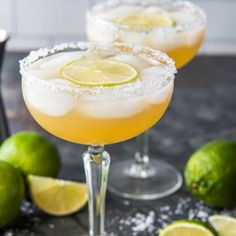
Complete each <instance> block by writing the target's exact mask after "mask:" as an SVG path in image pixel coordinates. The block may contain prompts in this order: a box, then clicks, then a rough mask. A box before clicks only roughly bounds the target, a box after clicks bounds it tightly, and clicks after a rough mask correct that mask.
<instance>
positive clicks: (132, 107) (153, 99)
mask: <svg viewBox="0 0 236 236" xmlns="http://www.w3.org/2000/svg"><path fill="white" fill-rule="evenodd" d="M127 60H128V61H132V62H133V66H131V65H130V64H128V63H127ZM20 72H21V75H22V92H23V97H24V100H25V103H26V105H27V107H28V109H29V111H30V113H31V115H32V116H33V117H34V119H35V120H36V121H37V122H38V123H39V124H40V125H41V126H42V127H43V128H44V129H46V130H47V131H48V132H49V133H51V134H53V135H55V136H57V137H59V138H62V139H64V140H67V141H70V142H74V143H78V144H85V145H89V148H88V151H87V152H86V153H85V154H84V156H83V159H84V166H85V173H86V180H87V184H88V191H89V222H90V231H89V232H90V233H89V234H90V235H91V236H100V235H104V234H105V231H104V217H105V216H104V206H105V192H106V185H107V176H108V171H109V165H110V157H109V154H108V153H107V152H106V151H105V150H104V145H105V144H112V143H117V142H121V141H124V140H127V139H130V138H132V137H135V136H137V135H138V134H140V133H142V132H144V131H146V130H147V129H149V128H150V127H151V126H153V125H154V124H155V123H156V122H157V121H158V120H159V119H160V118H161V116H162V115H163V114H164V113H165V111H166V109H167V107H168V105H169V102H170V100H171V96H172V92H173V86H174V74H175V72H176V70H175V66H174V63H173V61H172V60H171V59H170V58H169V57H168V56H167V55H166V54H164V53H161V52H159V51H155V50H152V49H150V48H147V47H142V46H136V47H133V46H130V45H127V44H122V43H104V44H102V43H86V42H77V43H69V44H61V45H56V46H53V47H51V48H44V49H40V50H38V51H33V52H31V53H30V54H29V56H28V57H26V58H24V59H23V60H22V61H21V63H20Z"/></svg>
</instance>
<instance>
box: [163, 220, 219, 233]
mask: <svg viewBox="0 0 236 236" xmlns="http://www.w3.org/2000/svg"><path fill="white" fill-rule="evenodd" d="M190 235H191V236H215V233H214V232H213V231H212V230H211V229H209V228H208V227H207V226H205V225H204V224H203V223H199V222H198V221H197V222H194V221H187V220H186V221H179V222H178V221H177V222H175V223H173V224H170V225H168V226H167V227H166V228H165V229H163V230H162V231H161V232H160V234H159V236H190Z"/></svg>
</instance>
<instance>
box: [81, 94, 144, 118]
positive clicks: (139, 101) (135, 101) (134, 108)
mask: <svg viewBox="0 0 236 236" xmlns="http://www.w3.org/2000/svg"><path fill="white" fill-rule="evenodd" d="M147 106H148V103H147V101H146V99H145V98H143V97H142V98H131V99H128V100H119V101H89V100H88V99H86V100H84V99H83V100H81V102H80V103H79V107H78V109H79V110H80V112H81V113H83V114H85V115H86V116H89V117H93V118H96V119H120V118H125V117H129V116H133V115H135V114H137V113H139V112H141V111H142V110H144V109H145V108H146V107H147Z"/></svg>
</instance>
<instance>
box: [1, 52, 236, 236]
mask: <svg viewBox="0 0 236 236" xmlns="http://www.w3.org/2000/svg"><path fill="white" fill-rule="evenodd" d="M25 55H26V54H25V53H7V54H6V58H5V59H6V60H5V63H4V67H3V73H2V78H3V84H2V90H3V95H4V101H5V105H6V109H7V116H8V118H9V123H10V129H11V132H12V133H15V132H18V131H21V130H37V131H39V132H41V133H43V134H44V135H46V136H48V137H49V138H50V139H52V140H53V141H54V142H55V143H56V144H57V145H58V147H59V149H60V153H61V156H62V159H63V167H62V171H61V174H60V177H61V178H64V179H70V180H78V181H84V171H83V165H82V158H81V155H82V153H83V152H84V151H85V150H86V147H85V146H82V145H75V144H71V143H68V142H65V141H62V140H60V139H57V138H55V137H53V136H51V135H50V134H48V133H46V132H44V131H43V130H42V129H41V128H40V127H39V126H38V125H37V124H36V122H35V121H34V120H33V118H32V117H31V116H30V114H29V112H28V111H27V109H26V107H25V105H24V102H23V99H22V94H21V88H20V75H19V65H18V60H19V59H20V58H23V57H24V56H25ZM235 82H236V57H233V56H232V57H217V56H212V57H207V56H201V57H197V58H195V59H194V60H193V61H192V62H191V63H190V64H189V65H188V66H186V67H185V68H184V69H182V70H180V71H179V73H178V75H177V79H176V86H175V92H174V97H173V100H172V103H171V105H170V107H169V109H168V111H167V112H166V114H165V116H164V117H163V118H162V120H161V121H160V122H159V123H158V124H157V125H156V126H155V127H154V128H152V129H151V131H150V133H151V145H150V154H151V158H160V159H162V160H165V161H168V162H169V163H171V164H173V165H175V166H176V167H177V168H179V169H180V170H181V171H183V170H184V166H185V164H186V161H187V160H188V158H189V156H190V155H191V153H193V152H194V150H196V149H197V148H199V147H200V146H201V145H203V144H205V143H206V142H207V141H209V140H211V139H214V138H230V139H235V140H236V83H235ZM134 148H135V145H134V141H133V140H131V141H128V142H124V143H120V144H116V145H111V146H109V147H107V149H108V151H109V152H110V154H111V156H112V162H116V161H119V160H122V159H123V158H127V156H128V157H129V158H132V157H133V151H134ZM106 203H107V204H106V218H107V220H106V224H107V231H108V232H112V233H114V235H118V236H123V235H126V236H132V235H141V236H146V235H147V236H154V235H157V232H158V230H159V229H160V228H161V227H163V226H164V225H166V224H167V223H169V222H171V221H173V220H175V219H181V218H186V217H188V218H200V219H203V220H205V219H206V218H207V216H208V215H209V214H213V213H215V212H222V211H223V212H224V213H226V214H230V215H235V213H236V210H235V209H222V210H216V209H212V208H209V207H207V206H205V205H204V204H202V203H200V202H198V201H196V200H195V199H193V198H192V197H191V195H190V194H189V193H188V192H187V190H186V189H185V187H182V188H181V190H179V191H178V192H177V193H175V194H173V195H172V196H170V197H167V198H164V199H161V200H156V201H144V202H140V201H127V200H125V199H122V198H119V197H116V196H114V195H112V194H110V193H108V195H107V202H106ZM150 215H151V216H152V217H151V221H152V222H151V224H150V223H148V222H147V219H149V216H150ZM138 220H139V221H138ZM145 222H146V223H147V224H146V227H145V224H144V227H143V230H140V229H137V227H136V226H137V225H140V224H141V223H145ZM87 226H88V215H87V207H85V208H84V209H83V210H82V211H81V212H79V213H77V214H75V215H73V216H69V217H62V218H56V217H51V216H47V215H45V214H43V213H42V212H40V211H39V210H38V209H36V207H34V206H33V204H31V203H29V202H27V201H25V202H24V204H23V206H22V216H21V217H20V218H19V219H18V220H17V221H16V222H15V223H14V224H12V225H11V226H9V227H8V228H6V229H5V230H2V231H0V235H5V236H10V235H17V236H23V235H56V236H57V235H58V236H60V235H67V236H74V235H84V234H85V232H87Z"/></svg>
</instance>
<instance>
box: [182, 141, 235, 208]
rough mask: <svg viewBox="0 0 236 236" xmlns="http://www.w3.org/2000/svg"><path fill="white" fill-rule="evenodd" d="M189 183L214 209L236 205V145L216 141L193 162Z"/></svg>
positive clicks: (187, 173) (187, 172)
mask: <svg viewBox="0 0 236 236" xmlns="http://www.w3.org/2000/svg"><path fill="white" fill-rule="evenodd" d="M184 175H185V183H186V186H187V187H188V189H189V191H190V192H191V193H192V194H193V195H194V196H195V197H196V198H198V199H199V200H202V201H203V202H205V203H206V204H208V205H210V206H214V207H230V206H233V205H235V204H236V142H235V141H229V140H213V141H211V142H209V143H207V144H206V145H204V146H203V147H201V148H200V149H199V150H197V151H196V152H195V153H194V154H193V155H192V156H191V157H190V159H189V161H188V163H187V165H186V168H185V172H184Z"/></svg>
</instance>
